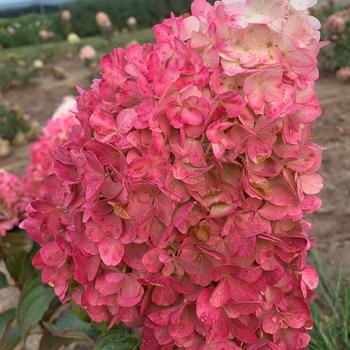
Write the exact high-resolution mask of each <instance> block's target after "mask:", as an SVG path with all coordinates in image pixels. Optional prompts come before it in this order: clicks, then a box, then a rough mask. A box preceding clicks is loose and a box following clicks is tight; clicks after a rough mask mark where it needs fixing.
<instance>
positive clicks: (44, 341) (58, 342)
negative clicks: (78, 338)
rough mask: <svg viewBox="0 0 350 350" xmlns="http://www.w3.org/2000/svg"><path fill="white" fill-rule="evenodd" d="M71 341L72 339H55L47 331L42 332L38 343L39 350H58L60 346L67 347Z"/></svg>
mask: <svg viewBox="0 0 350 350" xmlns="http://www.w3.org/2000/svg"><path fill="white" fill-rule="evenodd" d="M72 341H73V339H67V338H61V337H56V336H55V335H52V334H51V333H50V332H49V331H44V333H43V336H42V338H41V341H40V346H39V350H58V349H60V348H61V347H62V345H67V344H69V343H71V342H72Z"/></svg>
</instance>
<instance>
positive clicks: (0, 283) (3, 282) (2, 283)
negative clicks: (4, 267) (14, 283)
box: [0, 272, 8, 289]
mask: <svg viewBox="0 0 350 350" xmlns="http://www.w3.org/2000/svg"><path fill="white" fill-rule="evenodd" d="M7 286H8V283H7V278H6V275H5V274H4V273H3V272H0V289H2V288H5V287H7Z"/></svg>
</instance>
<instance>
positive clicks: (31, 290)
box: [17, 280, 55, 337]
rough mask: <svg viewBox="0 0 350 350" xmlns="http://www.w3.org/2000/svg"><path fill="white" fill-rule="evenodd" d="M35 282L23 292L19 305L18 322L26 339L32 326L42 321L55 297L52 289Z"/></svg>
mask: <svg viewBox="0 0 350 350" xmlns="http://www.w3.org/2000/svg"><path fill="white" fill-rule="evenodd" d="M39 283H40V281H39V282H38V280H35V281H33V283H31V284H29V285H28V287H27V288H26V289H25V290H24V291H23V293H22V295H21V297H20V300H19V305H18V313H17V320H18V325H19V328H20V330H21V333H22V336H23V337H26V335H27V334H28V331H29V330H30V329H31V327H32V326H34V325H35V324H37V323H38V322H39V321H41V320H42V318H43V316H44V314H45V312H46V311H47V310H48V309H49V306H50V303H51V301H52V300H53V299H54V297H55V295H54V292H53V290H52V289H51V288H49V287H47V286H44V285H43V284H39Z"/></svg>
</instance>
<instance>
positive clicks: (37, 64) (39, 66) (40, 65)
mask: <svg viewBox="0 0 350 350" xmlns="http://www.w3.org/2000/svg"><path fill="white" fill-rule="evenodd" d="M33 67H34V68H35V69H42V68H44V62H43V61H42V60H35V61H34V62H33Z"/></svg>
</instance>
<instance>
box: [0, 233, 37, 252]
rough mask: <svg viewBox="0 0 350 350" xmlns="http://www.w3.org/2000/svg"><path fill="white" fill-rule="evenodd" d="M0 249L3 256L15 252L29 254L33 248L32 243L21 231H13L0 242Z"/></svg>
mask: <svg viewBox="0 0 350 350" xmlns="http://www.w3.org/2000/svg"><path fill="white" fill-rule="evenodd" d="M0 245H1V249H2V251H3V253H4V254H5V255H9V254H12V253H17V252H21V253H23V252H26V253H29V252H30V250H31V249H32V247H33V241H32V240H31V239H30V238H29V237H28V236H27V234H26V232H25V231H23V230H15V231H11V232H8V233H7V235H6V236H5V237H2V238H1V241H0Z"/></svg>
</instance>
